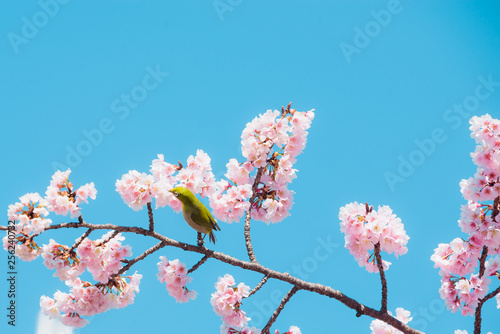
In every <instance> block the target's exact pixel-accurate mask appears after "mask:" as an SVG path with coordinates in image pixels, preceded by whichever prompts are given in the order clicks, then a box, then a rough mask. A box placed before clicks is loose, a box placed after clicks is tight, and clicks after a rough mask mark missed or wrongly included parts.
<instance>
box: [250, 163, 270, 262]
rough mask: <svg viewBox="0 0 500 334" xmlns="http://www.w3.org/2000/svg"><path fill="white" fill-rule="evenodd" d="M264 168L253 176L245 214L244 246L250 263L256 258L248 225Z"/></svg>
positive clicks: (255, 260)
mask: <svg viewBox="0 0 500 334" xmlns="http://www.w3.org/2000/svg"><path fill="white" fill-rule="evenodd" d="M265 169H266V167H260V168H259V169H258V170H257V174H256V175H255V180H254V181H253V185H252V197H251V198H250V200H249V203H250V207H249V208H248V211H247V212H246V213H245V244H246V246H247V252H248V258H249V259H250V261H252V262H257V258H256V257H255V253H254V252H253V246H252V239H251V238H250V224H251V222H252V207H253V204H254V202H255V199H256V198H257V189H258V187H259V183H260V178H261V177H262V173H264V170H265Z"/></svg>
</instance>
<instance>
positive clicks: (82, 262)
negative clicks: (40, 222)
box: [42, 232, 132, 283]
mask: <svg viewBox="0 0 500 334" xmlns="http://www.w3.org/2000/svg"><path fill="white" fill-rule="evenodd" d="M112 233H113V232H108V233H106V234H105V235H104V236H103V237H102V238H101V239H99V240H94V241H92V240H90V239H89V238H85V239H84V240H83V241H82V242H81V243H80V245H79V246H78V247H77V248H76V252H69V247H68V246H66V245H61V244H58V243H57V242H55V241H54V240H52V239H51V240H50V243H49V244H48V245H44V246H43V251H42V258H43V259H44V264H45V266H46V267H47V268H48V269H56V272H55V273H54V277H59V279H60V280H61V281H68V280H70V281H71V280H75V279H76V278H77V277H78V276H80V275H81V274H82V273H83V272H84V271H85V269H87V270H88V271H89V272H90V273H91V274H92V277H93V279H94V280H96V281H98V282H101V283H106V282H108V280H109V279H110V278H111V276H112V275H114V274H116V273H118V271H119V270H120V269H121V268H122V260H123V259H124V258H125V257H127V256H131V255H132V251H131V249H130V247H129V246H122V243H121V242H122V241H123V240H124V239H125V238H124V237H122V236H121V234H117V235H115V236H113V235H112Z"/></svg>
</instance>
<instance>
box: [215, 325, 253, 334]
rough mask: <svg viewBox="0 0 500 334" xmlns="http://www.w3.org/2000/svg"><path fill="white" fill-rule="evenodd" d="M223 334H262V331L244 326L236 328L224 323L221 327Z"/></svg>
mask: <svg viewBox="0 0 500 334" xmlns="http://www.w3.org/2000/svg"><path fill="white" fill-rule="evenodd" d="M220 333H221V334H260V333H261V330H260V329H258V328H255V327H248V326H243V327H240V328H234V327H231V326H229V325H228V324H226V323H222V325H221V326H220Z"/></svg>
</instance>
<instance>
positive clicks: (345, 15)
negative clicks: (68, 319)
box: [0, 0, 500, 333]
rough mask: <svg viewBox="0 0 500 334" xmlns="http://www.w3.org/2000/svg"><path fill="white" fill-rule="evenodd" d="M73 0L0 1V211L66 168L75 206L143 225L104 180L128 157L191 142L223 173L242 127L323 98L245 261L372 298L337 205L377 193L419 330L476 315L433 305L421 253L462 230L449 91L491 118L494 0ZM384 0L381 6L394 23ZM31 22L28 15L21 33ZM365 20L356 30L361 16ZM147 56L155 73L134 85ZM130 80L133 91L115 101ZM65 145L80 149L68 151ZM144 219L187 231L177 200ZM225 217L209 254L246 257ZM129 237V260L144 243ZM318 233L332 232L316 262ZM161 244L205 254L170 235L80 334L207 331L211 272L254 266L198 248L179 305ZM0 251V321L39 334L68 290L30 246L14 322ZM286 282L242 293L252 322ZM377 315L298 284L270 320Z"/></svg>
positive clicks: (310, 326)
mask: <svg viewBox="0 0 500 334" xmlns="http://www.w3.org/2000/svg"><path fill="white" fill-rule="evenodd" d="M66 2H67V3H66V4H60V5H59V8H58V9H57V8H55V7H53V6H52V7H47V8H46V10H48V11H50V12H51V14H52V15H51V16H49V15H47V14H43V13H42V14H41V11H42V10H43V9H42V7H41V6H40V4H39V3H36V2H34V1H30V2H28V1H26V2H19V1H12V0H10V1H8V0H5V1H2V2H1V4H0V110H2V117H3V120H2V122H1V123H0V136H1V139H2V145H1V156H2V157H3V158H2V159H3V166H2V173H1V175H0V182H1V188H2V192H1V193H0V204H1V205H0V207H2V208H3V209H4V210H5V211H6V210H7V206H8V204H11V203H14V202H16V201H17V199H18V197H19V196H21V195H23V194H25V193H27V192H39V193H40V194H44V193H45V190H46V187H47V185H48V184H49V181H50V177H51V175H52V173H53V167H54V166H55V165H57V164H61V165H68V164H71V165H72V171H73V172H72V174H71V178H72V181H73V182H74V184H76V185H80V184H84V183H87V182H91V181H93V182H94V183H95V184H96V187H97V190H98V194H97V200H95V201H93V202H92V203H91V205H86V206H84V207H83V215H84V219H85V220H87V221H89V222H92V223H115V224H123V225H137V226H142V227H145V226H147V213H146V212H145V211H141V212H138V213H135V212H133V211H132V210H131V209H130V208H128V207H127V206H126V205H125V204H124V203H123V202H122V201H121V199H120V197H119V195H118V193H116V192H115V186H114V184H115V181H116V179H118V178H120V177H121V176H122V174H124V173H126V172H127V171H128V170H130V169H136V170H139V171H144V172H147V171H148V170H149V165H150V164H151V161H152V160H153V159H154V158H155V157H156V155H157V154H158V153H163V154H164V155H165V158H166V160H167V161H171V162H176V161H177V160H181V161H185V160H186V159H187V157H188V156H189V155H191V154H195V153H196V150H197V149H198V148H200V149H203V150H204V151H205V152H207V153H208V154H209V155H210V157H211V158H212V167H213V169H214V173H215V174H216V176H218V177H221V176H222V175H223V173H224V172H225V164H226V163H227V161H228V160H229V159H230V158H232V157H236V158H238V159H240V160H241V151H240V134H241V131H242V130H243V128H244V126H245V124H246V123H247V122H249V121H251V120H252V119H253V118H254V117H255V116H257V115H258V114H259V113H262V112H264V111H265V110H267V109H276V108H280V107H281V106H282V105H286V104H287V103H288V102H289V101H292V102H293V106H294V107H295V108H296V109H298V110H303V111H305V110H309V109H312V108H314V109H316V118H315V120H314V121H313V124H312V127H311V129H310V136H309V141H308V144H307V148H306V150H305V152H304V153H303V154H302V155H301V156H300V157H299V161H298V162H297V164H296V168H297V169H298V170H299V173H298V178H297V179H296V180H295V181H294V182H293V183H292V185H291V188H292V189H293V190H295V191H296V195H295V205H294V207H293V209H292V212H291V214H292V215H291V217H289V218H288V219H286V220H285V221H283V222H281V223H279V224H275V225H271V226H267V225H265V224H263V223H260V222H254V224H253V228H252V232H253V234H252V237H253V240H254V249H255V251H256V255H257V258H258V259H259V260H260V261H261V262H262V263H263V264H265V265H267V266H269V267H272V268H274V269H276V270H280V271H288V272H291V273H293V272H294V268H295V271H297V268H299V270H300V271H302V274H303V277H304V278H306V279H307V280H309V281H312V282H320V283H323V284H327V285H330V286H332V287H333V288H335V289H339V290H341V291H342V292H343V293H344V294H346V295H348V296H350V297H352V298H356V299H357V300H359V301H360V302H362V303H365V304H367V305H369V306H373V307H378V306H379V305H380V297H379V296H380V281H379V277H378V276H377V275H375V274H369V273H368V272H366V270H364V269H362V268H359V267H358V264H357V263H356V261H355V260H354V258H353V257H352V256H351V255H350V254H349V253H348V251H347V250H346V249H345V248H344V247H343V243H344V241H343V235H342V234H341V233H340V231H339V221H338V218H337V215H338V210H339V208H340V207H341V206H343V205H345V204H346V203H349V202H352V201H358V202H365V201H368V202H369V203H370V204H373V205H375V206H378V205H384V204H386V205H389V206H391V208H392V209H393V210H394V212H395V213H396V214H397V215H398V216H399V217H401V218H402V221H403V223H404V224H405V228H406V231H407V233H408V235H409V236H410V238H411V239H410V242H409V244H408V247H409V252H408V254H406V255H404V256H402V257H400V258H399V259H398V260H396V259H393V258H391V257H390V256H389V257H387V256H386V257H385V258H387V259H388V260H389V261H391V262H393V265H392V266H391V268H390V270H389V271H388V272H387V277H388V280H389V309H390V310H392V311H393V312H394V311H395V309H396V307H403V308H405V309H407V310H410V311H411V312H412V315H413V316H414V321H413V323H414V324H415V326H416V327H417V328H418V329H420V330H425V331H426V332H428V333H453V330H455V329H467V330H469V333H471V330H472V325H473V319H472V318H471V317H468V318H464V317H462V316H461V315H459V314H451V313H449V312H448V311H446V310H444V306H443V302H442V301H441V299H440V298H439V294H438V289H439V286H440V282H439V279H440V278H439V275H438V270H437V269H434V268H433V263H432V262H431V261H430V256H431V254H432V253H433V250H434V248H436V247H437V245H438V244H439V243H442V242H449V241H451V240H452V239H454V238H455V237H464V236H465V235H464V234H462V233H461V231H460V229H459V227H458V225H457V220H458V219H459V217H460V205H462V204H464V203H465V201H464V200H463V198H462V197H461V194H460V188H459V185H458V184H459V182H460V180H461V179H463V178H468V177H470V176H472V175H473V173H474V171H475V166H474V165H473V164H472V161H471V159H470V156H469V154H470V152H471V151H473V150H474V146H475V144H474V142H473V140H472V139H471V138H470V133H469V129H468V117H464V116H462V115H461V114H459V113H457V112H456V111H454V110H453V106H454V105H455V104H456V105H458V104H463V103H464V101H465V103H468V107H469V109H471V110H472V112H470V114H471V115H472V114H475V115H481V114H484V113H490V114H491V115H493V116H496V117H499V116H500V113H499V106H500V87H499V86H494V85H493V86H491V85H490V86H491V87H490V91H488V90H484V88H480V89H479V92H480V94H482V95H481V99H477V98H476V99H474V96H475V94H476V88H477V87H478V86H479V85H480V84H481V80H486V81H488V77H489V76H491V79H490V80H492V81H494V82H499V81H500V63H499V61H498V60H499V55H500V53H499V51H500V17H499V15H500V4H499V3H498V1H494V0H493V1H481V2H479V1H430V0H427V1H410V0H401V1H400V3H399V5H395V4H394V3H393V2H391V1H389V2H387V1H369V2H367V1H326V0H324V1H314V2H311V1H236V0H235V1H232V2H231V3H232V4H233V5H228V6H230V9H231V10H229V9H227V8H226V11H225V12H221V13H218V12H217V10H216V9H215V8H214V5H213V2H212V1H199V2H196V3H195V2H193V1H191V2H189V1H179V0H171V1H111V0H110V1H105V3H103V2H102V1H84V2H83V1H79V2H78V1H66ZM221 2H222V3H225V4H228V3H229V1H228V0H221ZM42 3H43V1H42ZM381 10H385V11H388V10H390V11H389V12H388V13H390V18H389V17H388V16H387V15H385V16H384V15H383V14H380V13H381V12H380V11H381ZM372 11H375V12H374V13H375V14H373V13H371V12H372ZM377 13H378V14H377ZM382 13H387V12H382ZM219 14H220V15H219ZM375 17H378V19H379V21H381V23H376V22H377V21H375ZM34 23H36V24H38V26H39V27H36V26H35V29H33V27H31V29H30V25H31V24H34ZM366 29H367V30H368V34H369V35H367V37H365V38H363V37H364V36H362V35H361V33H359V31H362V33H363V34H365V33H366V32H365V30H366ZM342 43H344V44H342ZM354 48H356V49H354ZM346 50H347V51H346ZM354 50H355V51H354ZM151 71H153V72H154V71H156V72H157V74H156V81H155V80H149V79H147V80H146V81H144V78H145V77H146V76H147V75H148V73H149V72H151ZM158 72H160V73H159V74H158ZM166 73H168V75H167V74H166ZM479 77H482V78H483V79H479ZM141 87H142V88H141ZM145 88H148V89H145ZM486 93H489V94H486ZM485 94H486V95H488V96H487V97H485ZM126 95H129V96H130V95H132V96H135V97H132V98H131V100H130V101H126ZM134 99H135V101H134ZM476 101H478V103H477V104H475V102H476ZM456 110H458V109H456ZM464 110H465V109H464ZM465 111H466V110H465ZM100 127H101V130H100V131H106V132H103V136H102V138H97V137H96V139H95V141H94V144H92V145H91V146H88V145H87V146H85V144H84V141H85V140H86V135H85V133H89V132H90V133H91V132H92V130H94V129H99V128H100ZM433 133H434V137H435V138H434V143H435V147H432V145H430V146H428V154H427V155H422V153H418V150H419V147H418V146H417V143H416V142H428V139H429V138H433ZM426 140H427V141H426ZM82 143H83V144H82ZM68 150H70V151H71V150H75V151H76V152H77V154H78V150H79V152H80V153H82V152H83V154H84V155H85V156H83V157H80V159H78V158H77V157H75V156H74V154H73V155H71V154H70V155H69V156H68V154H69V153H68V152H69V151H68ZM415 152H417V153H415ZM80 155H81V154H80ZM422 157H423V159H422ZM410 158H411V159H412V161H414V162H416V163H417V164H418V166H416V167H414V170H410V171H408V170H406V171H405V170H401V171H402V172H403V175H402V176H401V175H400V177H401V179H397V180H398V181H397V182H396V183H393V184H392V187H391V186H390V185H389V183H388V182H387V180H386V176H387V175H388V174H387V172H390V173H393V174H394V175H397V174H398V173H399V172H398V168H399V165H400V164H401V161H402V160H401V159H407V160H408V159H410ZM68 159H69V160H68ZM419 159H420V160H419ZM400 169H401V168H400ZM403 181H404V182H403ZM5 211H4V212H5ZM155 215H156V221H157V230H158V231H159V232H160V233H163V234H165V235H167V236H169V237H173V238H176V239H178V240H181V241H185V242H194V241H195V240H194V238H195V234H193V231H192V230H191V229H190V228H189V227H188V226H187V225H186V224H185V222H184V221H183V220H182V217H181V216H180V215H175V214H174V213H172V210H170V209H169V208H163V209H160V210H158V211H156V212H155ZM6 218H7V217H6V216H4V222H5V223H6V222H7V219H6ZM52 218H53V220H54V222H63V221H68V219H69V218H64V217H59V216H58V217H54V216H53V217H52ZM4 222H2V224H4ZM221 228H222V231H221V232H220V233H219V234H218V240H219V242H218V243H217V244H216V245H215V249H217V250H219V251H223V252H226V253H229V254H232V255H234V256H236V257H238V258H241V259H245V256H246V255H245V249H244V244H243V225H242V224H241V223H239V224H232V225H227V224H224V223H223V224H222V225H221ZM81 233H83V231H57V232H54V231H51V233H47V234H46V235H44V236H43V237H40V238H39V241H40V242H41V243H47V242H48V240H49V238H54V239H55V240H57V241H59V242H61V243H67V244H72V241H73V240H74V238H76V237H78V236H79V235H80V234H81ZM92 235H93V236H95V237H100V234H99V233H96V234H95V235H94V234H92ZM126 237H127V239H126V243H128V244H129V245H131V246H132V247H133V252H134V255H135V256H137V255H138V254H140V253H142V251H143V250H145V249H147V248H148V247H150V246H152V245H153V243H154V242H153V241H152V240H147V239H146V238H141V237H136V236H128V235H127V236H126ZM319 238H320V239H321V240H320V239H319ZM328 238H329V239H330V241H331V242H332V243H334V244H336V245H337V247H334V248H332V249H331V254H329V256H328V257H326V258H324V257H321V259H319V258H317V257H315V250H316V249H317V248H318V247H320V245H321V244H322V243H324V242H327V241H328ZM160 255H165V256H167V258H169V259H175V258H179V259H180V260H181V261H182V262H186V263H187V265H188V266H190V265H192V264H194V263H195V262H196V261H197V260H198V258H199V256H197V255H191V254H187V253H184V252H182V251H180V250H177V249H163V250H161V251H159V252H158V253H157V254H154V255H153V256H151V257H150V258H148V259H147V260H145V261H142V262H140V263H138V264H137V265H135V266H134V267H133V270H134V271H135V270H137V271H139V272H140V273H141V274H143V275H144V277H143V280H142V283H141V292H140V294H139V295H138V296H137V298H136V301H135V303H134V304H133V305H131V306H129V307H127V308H125V309H122V310H112V311H109V312H107V313H105V314H101V315H98V316H95V317H93V318H91V319H90V324H89V325H88V326H87V327H85V328H83V329H81V330H79V331H77V332H78V333H96V332H116V333H132V332H139V331H140V332H150V333H157V332H159V331H162V332H165V333H194V332H199V331H201V330H205V331H207V332H209V333H218V332H219V325H220V319H219V318H218V317H217V316H216V315H215V314H214V312H213V311H212V307H211V305H210V303H209V298H210V294H211V293H212V291H213V289H214V288H213V284H214V283H215V282H216V280H217V277H218V276H219V275H224V274H225V273H231V274H232V275H233V276H234V277H235V279H236V281H244V282H245V283H246V284H248V285H250V286H254V285H255V284H256V283H258V282H259V280H260V278H261V276H260V275H257V274H253V273H246V272H244V271H242V270H240V269H237V268H236V269H235V268H232V267H229V266H226V265H224V264H221V263H218V262H216V261H215V260H209V261H208V263H207V264H205V265H204V266H203V267H202V268H200V269H199V270H198V271H196V272H195V273H194V274H193V275H192V276H193V282H192V284H191V287H192V288H194V289H195V290H196V291H198V293H199V296H198V298H197V299H196V300H195V301H192V302H190V303H188V304H176V303H175V301H174V300H173V298H171V297H169V296H168V294H167V292H166V290H165V288H164V286H163V285H162V284H160V283H159V281H158V280H157V279H156V272H157V269H156V263H157V262H158V257H159V256H160ZM3 256H4V259H1V260H0V264H1V265H0V273H1V275H0V277H3V278H2V279H0V295H1V296H2V297H1V298H0V306H1V307H0V308H1V309H2V310H4V311H2V313H1V314H0V315H1V317H0V319H3V320H1V322H0V332H2V333H5V332H6V331H7V332H8V333H34V332H35V326H36V319H37V314H38V310H39V306H38V303H39V298H40V296H41V295H43V294H45V295H48V296H52V294H53V293H54V292H55V291H56V290H57V289H60V290H62V291H67V287H66V286H65V285H64V284H63V283H62V282H60V281H59V280H58V279H56V278H53V277H52V272H51V271H49V270H46V269H45V268H44V266H43V264H42V261H41V259H38V260H36V261H34V262H31V263H18V264H17V270H18V272H19V274H18V276H17V279H18V287H17V289H18V298H17V305H18V317H17V326H16V327H15V329H14V330H13V329H12V328H11V327H8V326H7V325H6V318H5V315H4V313H5V307H6V305H7V302H8V300H7V298H6V291H7V286H6V284H5V283H6V281H5V275H6V274H5V272H6V271H7V270H6V267H7V263H6V261H7V260H6V253H4V255H3ZM289 288H290V287H289V286H287V285H285V284H280V283H277V282H269V283H268V284H267V285H266V286H265V287H264V288H263V289H262V291H261V292H260V293H258V294H257V295H255V296H253V297H252V298H250V299H249V300H246V301H245V303H244V305H243V308H244V310H246V311H247V313H248V314H249V315H250V316H252V317H253V318H254V320H255V322H253V325H256V326H259V327H262V326H263V325H264V324H265V322H266V321H267V319H268V317H269V316H270V314H271V313H272V311H273V309H274V307H275V306H276V305H277V304H276V301H275V299H276V298H278V299H281V297H282V296H283V295H284V294H285V292H286V291H287V290H288V289H289ZM273 300H274V301H273ZM271 306H272V309H271V308H270V307H271ZM187 319H191V320H190V321H186V320H187ZM370 322H371V319H370V318H368V317H362V318H356V316H355V312H354V311H352V310H350V309H348V308H346V307H345V306H343V305H342V304H340V303H339V302H337V301H335V300H330V299H328V298H326V297H321V296H317V295H314V294H311V293H308V292H302V291H301V292H299V293H297V294H296V295H295V296H294V297H293V299H292V300H291V302H290V303H289V304H288V305H287V307H286V308H285V310H284V311H283V312H282V314H281V316H280V317H279V319H278V321H277V322H276V326H275V327H273V328H278V329H280V330H281V331H284V330H286V329H288V327H289V326H290V325H296V326H299V327H300V328H301V329H302V332H303V333H319V332H322V333H333V332H338V333H348V332H349V333H369V324H370ZM410 324H412V323H410ZM483 324H484V327H483V328H484V329H485V333H486V331H488V330H489V331H493V332H494V333H500V325H499V322H498V310H496V308H495V303H494V302H493V301H491V302H489V303H488V304H487V305H486V306H485V308H484V323H483ZM417 325H418V326H417Z"/></svg>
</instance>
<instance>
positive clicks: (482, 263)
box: [479, 246, 488, 278]
mask: <svg viewBox="0 0 500 334" xmlns="http://www.w3.org/2000/svg"><path fill="white" fill-rule="evenodd" d="M487 256H488V247H486V246H483V252H482V253H481V257H480V258H479V278H482V277H483V275H484V270H485V263H486V257H487Z"/></svg>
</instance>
